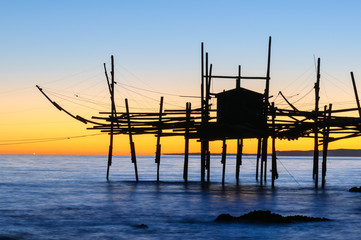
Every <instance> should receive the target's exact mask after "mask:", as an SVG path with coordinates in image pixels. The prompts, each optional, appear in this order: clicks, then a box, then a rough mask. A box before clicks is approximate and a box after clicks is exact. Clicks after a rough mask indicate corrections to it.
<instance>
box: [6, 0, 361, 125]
mask: <svg viewBox="0 0 361 240" xmlns="http://www.w3.org/2000/svg"><path fill="white" fill-rule="evenodd" d="M360 11H361V2H360V1H356V0H354V1H308V0H306V1H257V0H256V1H241V0H238V1H201V0H198V1H196V0H193V1H190V0H183V1H169V0H168V1H137V0H133V1H100V0H99V1H95V0H88V1H82V0H77V1H67V0H63V1H37V0H33V1H20V0H11V1H10V0H2V1H0V22H1V24H0V32H1V34H0V79H1V84H0V100H1V102H2V103H6V104H5V105H2V108H3V109H2V112H3V113H4V112H5V113H6V112H11V111H10V110H9V109H18V112H20V113H22V111H23V114H30V113H29V112H28V111H29V110H31V109H32V108H34V111H32V113H31V114H34V116H33V118H34V120H33V122H34V123H36V121H37V120H36V116H43V115H47V111H48V109H49V108H51V106H50V105H46V104H48V103H46V102H45V99H43V98H42V96H41V95H40V94H39V93H38V92H37V91H36V89H35V85H36V84H40V85H41V86H43V87H49V88H53V89H55V90H64V89H66V90H68V91H72V93H71V94H73V93H78V92H79V91H82V92H84V93H86V92H87V91H90V92H91V91H95V90H99V91H100V88H101V90H102V91H103V93H104V94H105V95H104V96H105V98H107V96H106V85H105V79H104V75H103V69H102V64H103V63H104V62H106V63H109V60H110V55H112V54H113V55H114V56H115V61H116V68H117V70H116V78H117V81H119V82H120V83H127V84H129V85H133V86H136V87H141V88H149V89H152V90H156V91H160V92H167V93H177V94H189V95H196V94H199V82H200V43H201V42H204V43H205V49H206V51H209V54H210V61H211V63H213V64H214V66H213V69H214V73H215V74H227V75H232V74H236V73H237V66H238V65H239V64H240V65H242V73H243V74H244V75H257V76H260V75H261V76H262V75H265V73H266V60H267V42H268V37H269V36H272V62H271V95H274V96H275V97H276V95H277V93H278V91H279V90H282V91H284V94H285V95H286V96H289V97H292V96H302V95H303V94H306V93H307V92H308V91H309V90H312V88H313V82H314V81H315V67H314V58H317V57H320V58H321V69H322V72H321V106H322V105H323V104H328V103H330V102H333V103H334V104H335V105H334V106H335V108H337V107H338V108H340V107H344V106H346V105H345V104H346V102H347V104H349V105H350V106H353V105H354V102H353V101H354V100H353V92H352V88H351V84H350V83H351V82H350V77H349V72H350V71H354V73H355V76H356V81H357V82H360V83H359V84H358V85H360V87H359V88H361V80H360V79H361V24H360V23H361V14H360ZM83 73H85V74H83ZM103 82H104V85H102V86H101V87H99V86H100V85H96V84H102V83H103ZM244 84H245V85H244V86H246V87H249V88H251V89H252V88H254V89H255V90H257V91H263V88H264V85H263V83H260V82H257V83H255V82H245V83H244ZM75 85H76V87H75ZM233 85H234V84H233V83H229V82H219V81H215V82H214V86H213V89H214V91H215V92H217V91H221V90H222V89H224V88H229V87H232V86H233ZM91 86H96V89H95V90H94V89H91ZM81 89H83V90H81ZM97 94H98V93H97ZM124 94H125V93H124ZM124 94H123V92H119V94H118V97H119V98H121V97H122V98H123V97H127V96H125V95H124ZM297 94H299V95H297ZM158 97H159V96H155V98H157V99H158ZM309 97H310V99H309V100H307V101H305V102H304V103H303V104H300V103H301V102H299V103H298V104H300V105H299V106H300V107H301V108H302V107H303V106H305V107H310V106H312V104H310V103H311V101H312V97H313V96H312V94H311V95H310V96H309ZM103 98H104V97H103ZM134 98H136V96H134ZM168 99H169V98H166V99H165V101H166V102H167V100H168ZM119 101H123V100H122V99H119ZM172 101H173V100H172ZM177 101H178V102H181V101H183V102H184V104H183V103H181V105H182V106H183V105H185V102H186V101H187V99H180V100H179V99H178V100H174V102H177ZM277 101H278V102H279V103H280V104H284V103H282V101H280V99H279V98H278V99H277ZM277 101H276V103H277ZM338 103H339V105H337V104H338ZM138 105H139V104H138ZM156 106H157V105H156ZM35 109H41V110H37V111H35ZM75 110H77V109H75ZM85 112H86V111H85ZM35 114H36V116H35ZM14 118H17V116H16V115H11V114H10V115H6V116H5V119H4V118H3V120H2V121H3V123H2V124H3V125H6V124H8V123H10V122H12V119H14ZM64 118H67V116H64ZM56 119H57V121H58V119H61V117H60V115H57V116H56ZM49 121H53V120H49ZM54 121H55V120H54ZM0 131H1V129H0ZM24 131H25V130H24Z"/></svg>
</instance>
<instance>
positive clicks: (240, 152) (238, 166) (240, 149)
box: [236, 138, 243, 184]
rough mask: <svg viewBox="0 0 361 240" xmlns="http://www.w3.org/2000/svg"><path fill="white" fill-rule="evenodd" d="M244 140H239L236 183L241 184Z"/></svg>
mask: <svg viewBox="0 0 361 240" xmlns="http://www.w3.org/2000/svg"><path fill="white" fill-rule="evenodd" d="M242 154H243V138H241V139H237V157H236V181H237V184H238V183H239V168H240V166H241V165H242Z"/></svg>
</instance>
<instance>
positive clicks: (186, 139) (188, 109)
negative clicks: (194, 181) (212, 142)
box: [183, 102, 191, 183]
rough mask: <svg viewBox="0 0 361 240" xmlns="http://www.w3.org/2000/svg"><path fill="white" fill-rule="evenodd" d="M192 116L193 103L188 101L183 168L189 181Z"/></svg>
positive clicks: (186, 179) (184, 177)
mask: <svg viewBox="0 0 361 240" xmlns="http://www.w3.org/2000/svg"><path fill="white" fill-rule="evenodd" d="M190 117H191V103H190V102H187V104H186V130H185V134H184V139H185V144H184V145H185V147H184V148H185V150H184V168H183V179H184V181H185V182H186V183H187V182H188V158H189V126H190Z"/></svg>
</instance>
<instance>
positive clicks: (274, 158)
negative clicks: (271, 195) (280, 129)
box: [272, 102, 278, 188]
mask: <svg viewBox="0 0 361 240" xmlns="http://www.w3.org/2000/svg"><path fill="white" fill-rule="evenodd" d="M275 118H276V112H275V105H274V102H273V103H272V129H273V134H272V188H274V187H275V180H276V179H277V178H278V172H277V156H276V128H275V127H276V125H275Z"/></svg>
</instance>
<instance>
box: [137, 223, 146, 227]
mask: <svg viewBox="0 0 361 240" xmlns="http://www.w3.org/2000/svg"><path fill="white" fill-rule="evenodd" d="M136 227H137V228H148V226H147V225H145V224H143V223H142V224H140V225H137V226H136Z"/></svg>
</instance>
